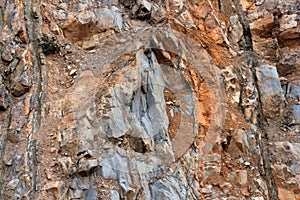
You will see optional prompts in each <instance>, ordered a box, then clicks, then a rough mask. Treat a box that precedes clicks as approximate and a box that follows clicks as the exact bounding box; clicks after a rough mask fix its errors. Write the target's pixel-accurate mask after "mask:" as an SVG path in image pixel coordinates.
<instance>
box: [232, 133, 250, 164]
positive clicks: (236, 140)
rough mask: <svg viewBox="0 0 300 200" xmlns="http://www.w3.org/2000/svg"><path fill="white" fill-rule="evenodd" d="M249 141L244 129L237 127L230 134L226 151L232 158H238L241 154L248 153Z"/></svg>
mask: <svg viewBox="0 0 300 200" xmlns="http://www.w3.org/2000/svg"><path fill="white" fill-rule="evenodd" d="M248 151H249V142H248V137H247V133H246V132H245V131H244V130H241V129H238V130H236V131H235V132H234V133H233V134H232V135H231V141H230V144H229V147H228V153H229V154H230V155H231V156H232V157H233V158H239V157H240V156H242V155H243V154H246V155H247V154H248Z"/></svg>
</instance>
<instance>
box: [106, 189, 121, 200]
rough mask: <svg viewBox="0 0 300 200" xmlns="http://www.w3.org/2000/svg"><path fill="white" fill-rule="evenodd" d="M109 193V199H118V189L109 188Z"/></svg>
mask: <svg viewBox="0 0 300 200" xmlns="http://www.w3.org/2000/svg"><path fill="white" fill-rule="evenodd" d="M109 195H110V199H111V200H120V196H119V193H118V191H116V190H111V191H110V192H109Z"/></svg>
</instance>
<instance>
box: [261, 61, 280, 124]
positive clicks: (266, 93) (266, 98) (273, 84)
mask: <svg viewBox="0 0 300 200" xmlns="http://www.w3.org/2000/svg"><path fill="white" fill-rule="evenodd" d="M256 77H257V80H258V91H259V94H260V100H261V102H262V104H263V113H264V115H265V116H266V117H269V118H272V119H279V118H281V117H282V114H283V100H284V98H283V91H282V88H281V85H280V80H279V77H278V74H277V70H276V67H273V66H270V65H262V66H260V67H258V68H256Z"/></svg>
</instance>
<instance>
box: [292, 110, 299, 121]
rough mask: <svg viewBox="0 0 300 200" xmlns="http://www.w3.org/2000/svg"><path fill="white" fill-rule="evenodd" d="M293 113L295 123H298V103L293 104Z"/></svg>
mask: <svg viewBox="0 0 300 200" xmlns="http://www.w3.org/2000/svg"><path fill="white" fill-rule="evenodd" d="M292 109H293V115H294V119H295V121H296V123H297V124H300V105H293V107H292Z"/></svg>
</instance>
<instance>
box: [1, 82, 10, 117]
mask: <svg viewBox="0 0 300 200" xmlns="http://www.w3.org/2000/svg"><path fill="white" fill-rule="evenodd" d="M8 106H9V99H8V91H7V90H6V89H5V86H4V85H2V84H1V85H0V111H1V110H6V109H7V108H8Z"/></svg>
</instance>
